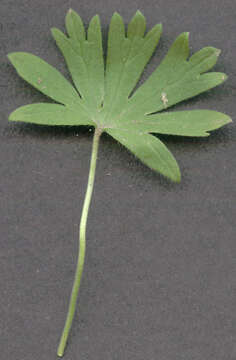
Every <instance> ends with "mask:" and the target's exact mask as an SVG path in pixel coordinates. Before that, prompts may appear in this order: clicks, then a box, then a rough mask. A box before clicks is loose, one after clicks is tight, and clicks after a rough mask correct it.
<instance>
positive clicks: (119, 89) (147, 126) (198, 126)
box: [8, 10, 231, 181]
mask: <svg viewBox="0 0 236 360" xmlns="http://www.w3.org/2000/svg"><path fill="white" fill-rule="evenodd" d="M66 30H67V33H68V36H66V35H64V34H63V33H62V32H61V31H60V30H58V29H56V28H53V29H52V35H53V37H54V39H55V41H56V43H57V45H58V47H59V49H60V50H61V52H62V54H63V55H64V58H65V61H66V63H67V66H68V68H69V71H70V74H71V77H72V80H73V82H74V85H75V87H76V89H75V88H74V87H73V86H72V85H71V84H70V83H69V82H68V81H67V80H66V79H65V78H64V77H63V76H62V75H61V74H60V73H59V72H58V71H57V70H56V69H54V68H53V67H52V66H51V65H49V64H47V63H46V62H45V61H44V60H42V59H40V58H38V57H36V56H34V55H32V54H28V53H23V52H18V53H12V54H9V55H8V57H9V59H10V61H11V62H12V64H13V65H14V67H15V68H16V70H17V72H18V74H19V75H20V76H21V77H22V78H23V79H25V80H26V81H28V82H29V83H30V84H31V85H33V86H34V87H36V88H37V89H38V90H39V91H41V92H42V93H43V94H45V95H47V96H48V97H50V98H52V99H53V100H55V101H56V102H58V103H60V104H61V105H57V104H45V103H42V104H33V105H26V106H23V107H21V108H19V109H17V110H15V111H14V112H13V113H11V115H10V117H9V120H13V121H24V122H31V123H36V124H44V125H93V126H94V127H96V128H99V129H101V132H102V131H104V132H107V133H108V134H110V135H111V136H112V137H113V138H115V139H116V140H118V141H119V142H120V143H122V144H123V145H124V146H126V147H127V148H128V149H129V150H130V151H131V152H133V153H134V154H135V155H136V156H137V157H138V158H139V159H140V160H141V161H142V162H144V163H145V164H146V165H148V166H149V167H151V168H152V169H154V170H156V171H159V172H160V173H162V174H163V175H165V176H166V177H168V178H170V179H171V180H173V181H179V180H180V171H179V168H178V165H177V163H176V161H175V159H174V157H173V156H172V155H171V153H170V152H169V151H168V149H167V148H166V147H165V145H164V144H163V143H162V142H161V141H160V140H159V139H157V138H156V137H154V136H153V135H152V134H150V133H157V134H158V133H159V134H171V135H182V136H208V135H209V131H211V130H214V129H217V128H219V127H221V126H223V125H225V124H227V123H229V122H230V121H231V120H230V118H229V117H228V116H227V115H225V114H222V113H219V112H216V111H210V110H193V111H176V112H163V111H162V112H161V113H160V114H158V113H157V112H158V111H161V110H165V109H167V108H168V107H170V106H172V105H174V104H176V103H178V102H181V101H183V100H185V99H188V98H190V97H193V96H195V95H198V94H200V93H202V92H204V91H206V90H209V89H211V88H213V87H215V86H217V85H219V84H221V83H222V82H223V81H225V80H226V78H227V77H226V75H225V74H223V73H218V72H208V73H206V72H207V71H208V70H210V69H211V68H212V67H213V66H214V65H215V63H216V61H217V58H218V56H219V54H220V51H219V50H218V49H215V48H213V47H206V48H203V49H201V50H200V51H198V52H196V53H195V54H194V55H192V56H191V57H190V58H189V44H188V37H189V34H188V33H183V34H181V35H179V36H178V38H177V39H176V40H175V41H174V43H173V45H172V46H171V48H170V50H169V51H168V53H167V55H166V56H165V57H164V59H163V60H162V62H161V64H160V65H159V66H158V67H157V69H156V70H155V71H154V72H153V73H152V75H151V76H150V77H149V78H148V79H147V80H146V81H145V82H144V83H143V84H142V85H141V86H140V87H139V88H138V89H137V90H136V91H135V92H134V93H133V94H132V91H133V89H134V87H135V85H136V84H137V82H138V80H139V78H140V76H141V74H142V72H143V69H144V67H145V66H146V64H147V63H148V61H149V59H150V57H151V56H152V54H153V52H154V50H155V48H156V46H157V44H158V41H159V39H160V35H161V31H162V27H161V25H156V26H154V27H153V28H152V29H151V30H150V31H149V32H147V34H145V31H146V21H145V18H144V16H143V15H142V14H141V12H140V11H137V13H136V14H135V15H134V17H133V18H132V20H131V21H130V23H129V25H128V28H127V32H126V30H125V26H124V22H123V20H122V17H121V16H120V15H119V14H118V13H114V15H113V16H112V19H111V23H110V27H109V34H108V49H107V58H106V62H105V65H104V58H103V47H102V33H101V26H100V20H99V17H98V15H96V16H94V17H93V18H92V19H91V21H90V23H89V26H88V30H87V32H86V31H85V28H84V25H83V22H82V20H81V18H80V17H79V15H78V14H77V13H76V12H75V11H73V10H69V11H68V13H67V15H66ZM131 94H132V95H131ZM153 113H155V114H153ZM145 144H146V147H145ZM144 149H145V150H144ZM165 163H166V165H164V164H165Z"/></svg>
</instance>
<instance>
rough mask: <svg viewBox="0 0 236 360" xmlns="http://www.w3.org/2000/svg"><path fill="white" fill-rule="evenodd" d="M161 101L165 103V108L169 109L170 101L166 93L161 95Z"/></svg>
mask: <svg viewBox="0 0 236 360" xmlns="http://www.w3.org/2000/svg"><path fill="white" fill-rule="evenodd" d="M161 101H162V102H163V104H164V106H165V107H167V103H168V99H167V95H166V93H164V92H163V93H161Z"/></svg>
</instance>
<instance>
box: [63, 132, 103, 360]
mask: <svg viewBox="0 0 236 360" xmlns="http://www.w3.org/2000/svg"><path fill="white" fill-rule="evenodd" d="M101 133H102V131H101V129H99V128H96V129H95V132H94V137H93V147H92V154H91V160H90V170H89V177H88V185H87V190H86V194H85V198H84V205H83V210H82V215H81V220H80V235H79V254H78V261H77V266H76V272H75V278H74V283H73V288H72V292H71V297H70V304H69V309H68V313H67V317H66V322H65V326H64V329H63V332H62V335H61V340H60V344H59V346H58V349H57V355H58V356H60V357H62V356H63V354H64V351H65V347H66V343H67V339H68V336H69V332H70V328H71V325H72V321H73V318H74V315H75V309H76V303H77V298H78V293H79V288H80V282H81V277H82V274H83V267H84V258H85V250H86V224H87V218H88V211H89V205H90V202H91V196H92V192H93V185H94V178H95V171H96V163H97V154H98V145H99V139H100V135H101Z"/></svg>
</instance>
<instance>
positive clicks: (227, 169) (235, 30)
mask: <svg viewBox="0 0 236 360" xmlns="http://www.w3.org/2000/svg"><path fill="white" fill-rule="evenodd" d="M69 7H72V8H73V9H75V10H76V11H78V12H79V13H80V15H81V16H82V18H83V20H84V21H85V22H86V23H88V21H89V19H90V18H91V17H92V16H93V15H94V14H95V13H98V14H100V16H101V20H102V24H103V26H104V28H103V30H104V39H105V38H106V35H107V26H108V23H109V21H110V17H111V15H112V13H113V11H115V10H117V11H119V12H120V13H121V15H122V16H123V17H124V19H125V22H126V23H127V22H128V21H129V19H130V18H131V16H132V15H133V13H134V12H135V11H136V10H137V9H138V8H139V9H140V10H142V11H143V13H144V15H145V16H146V18H147V24H148V28H151V27H152V26H153V25H154V24H156V23H159V22H162V24H163V28H164V29H163V36H162V39H161V41H160V45H159V47H158V50H157V52H156V53H155V54H154V57H153V58H152V61H151V63H150V65H149V66H148V67H147V69H146V70H145V74H144V77H143V79H145V76H147V75H148V74H150V72H151V71H152V70H153V69H154V68H155V66H156V64H158V63H159V62H160V59H161V58H162V57H163V56H164V54H165V53H166V51H167V48H168V47H169V46H170V44H171V43H172V42H173V40H174V39H175V38H176V36H177V35H178V34H180V33H181V32H182V31H190V45H191V51H192V52H193V51H197V50H199V49H200V48H201V47H203V46H208V45H211V46H215V47H217V48H220V49H222V55H221V56H220V58H219V62H218V64H217V65H216V66H215V70H216V71H225V72H226V73H227V74H228V75H229V79H228V81H227V82H225V83H224V84H223V85H221V86H219V87H218V88H216V89H213V90H211V91H208V92H207V93H205V94H203V95H200V96H198V97H196V98H195V99H192V100H190V101H186V102H184V103H182V104H181V105H179V106H177V107H176V108H177V109H195V108H202V109H215V110H218V111H222V112H225V113H227V114H229V115H230V116H232V118H233V120H235V112H236V97H235V95H236V92H235V88H236V86H235V78H236V76H235V63H236V62H235V59H236V22H235V19H236V3H235V0H225V1H222V0H210V1H209V0H198V1H182V0H179V1H174V0H159V1H154V0H153V1H152V0H146V2H145V1H127V0H120V1H115V0H114V1H100V0H97V1H85V0H82V1H62V0H51V1H42V2H41V1H38V0H31V1H30V0H21V1H15V0H14V1H12V0H11V1H9V0H1V2H0V14H1V20H0V34H1V39H0V47H1V57H0V89H1V100H0V105H1V106H0V115H1V116H0V118H1V122H0V171H1V176H0V192H1V197H0V201H1V210H0V211H1V217H0V229H1V250H0V288H1V296H0V314H1V315H0V318H1V325H0V331H1V332H0V349H1V358H2V359H7V360H13V359H14V360H32V359H34V360H37V359H40V360H49V359H50V360H51V359H56V354H55V351H56V347H57V344H58V341H59V336H60V333H61V330H62V327H63V324H64V320H65V314H66V311H67V306H68V298H69V294H70V290H71V285H72V281H73V274H74V268H75V261H76V253H77V238H78V223H79V217H80V212H81V207H82V201H83V197H84V192H85V187H86V182H87V175H88V166H89V158H90V150H91V143H92V133H91V132H88V131H87V129H81V128H70V129H69V130H68V129H65V128H48V127H38V126H33V125H24V124H13V123H8V121H7V118H8V115H9V113H10V112H11V111H12V110H14V109H15V108H17V107H18V106H21V105H23V104H28V103H32V102H38V101H45V97H44V96H43V95H41V94H40V93H38V92H37V91H36V90H35V89H33V88H32V87H31V86H29V85H27V84H26V83H25V82H24V81H23V80H22V79H20V78H19V77H18V76H17V74H16V73H15V71H14V69H13V67H12V66H11V65H10V63H9V61H8V60H7V58H6V54H7V53H8V52H12V51H28V52H31V53H34V54H36V55H38V56H40V57H42V58H43V59H45V60H46V61H48V62H49V63H51V64H52V65H54V66H56V67H57V68H58V69H59V70H61V72H62V73H63V74H65V75H66V76H67V77H69V76H68V72H67V70H66V68H65V64H64V62H63V58H62V56H61V54H60V53H59V51H58V49H57V48H56V45H55V43H54V41H53V39H52V37H51V35H50V28H51V27H52V26H56V27H59V28H60V29H64V17H65V14H66V11H67V10H68V8H69ZM162 139H163V140H164V141H165V143H166V144H167V145H168V146H169V148H170V149H171V150H172V151H173V153H174V154H175V156H176V158H177V160H178V162H179V164H180V167H181V171H182V182H181V184H180V185H175V184H171V183H170V182H168V181H167V180H165V179H164V178H163V177H161V176H159V175H158V174H155V173H154V172H152V171H151V170H149V169H148V168H146V167H145V166H143V165H142V164H141V163H140V162H139V161H137V160H136V159H135V158H134V157H133V156H132V155H131V154H130V153H128V152H127V151H126V150H125V149H124V148H122V147H121V146H120V145H118V144H117V143H115V142H114V141H113V140H112V139H111V138H109V137H108V136H103V137H102V140H101V146H100V151H99V159H98V160H99V161H98V167H97V175H96V183H95V191H94V196H93V200H92V207H91V212H90V215H89V221H88V230H87V254H86V265H85V273H84V277H83V282H82V287H81V293H80V302H79V309H80V313H79V319H78V318H76V320H75V321H74V324H73V329H72V332H71V336H70V338H69V346H68V348H67V351H66V354H65V359H66V360H67V359H68V360H69V359H70V360H72V359H73V360H76V359H80V360H82V359H96V360H100V359H101V360H108V359H109V360H111V359H112V360H115V359H122V360H123V359H127V360H128V359H132V360H133V359H134V360H143V359H148V360H156V359H158V360H176V359H178V360H189V359H191V360H233V359H236V341H235V340H236V339H235V335H236V323H235V320H236V316H235V314H236V311H235V305H236V301H235V300H236V296H235V285H236V263H235V256H236V242H235V227H234V222H235V215H236V213H235V177H236V170H235V168H236V167H235V165H236V161H235V157H236V149H235V121H234V122H233V123H232V124H229V125H228V126H226V127H225V128H223V129H221V130H218V131H216V132H214V133H213V134H212V136H211V137H209V138H205V139H187V138H177V137H162Z"/></svg>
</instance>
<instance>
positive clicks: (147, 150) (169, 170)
mask: <svg viewBox="0 0 236 360" xmlns="http://www.w3.org/2000/svg"><path fill="white" fill-rule="evenodd" d="M107 132H108V134H110V135H111V136H112V137H113V138H114V139H116V140H117V141H119V142H120V143H121V144H122V145H124V146H125V147H127V148H128V149H129V150H130V151H131V152H132V153H133V154H134V155H136V156H137V157H138V158H139V159H140V160H141V161H142V162H143V163H144V164H145V165H147V166H149V167H150V168H151V169H153V170H155V171H159V172H160V173H161V174H163V175H164V176H166V177H168V178H169V179H171V180H172V181H176V182H179V181H180V178H181V176H180V170H179V167H178V164H177V162H176V160H175V158H174V157H173V155H172V154H171V152H170V151H169V150H168V149H167V147H166V146H165V145H164V144H163V142H161V141H160V140H159V139H158V138H156V137H154V136H152V135H149V134H143V133H139V132H138V131H132V132H129V131H127V130H113V129H112V130H111V129H109V130H107Z"/></svg>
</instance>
